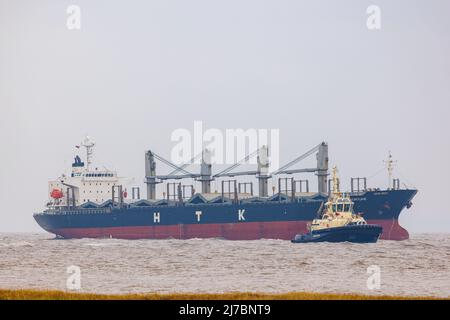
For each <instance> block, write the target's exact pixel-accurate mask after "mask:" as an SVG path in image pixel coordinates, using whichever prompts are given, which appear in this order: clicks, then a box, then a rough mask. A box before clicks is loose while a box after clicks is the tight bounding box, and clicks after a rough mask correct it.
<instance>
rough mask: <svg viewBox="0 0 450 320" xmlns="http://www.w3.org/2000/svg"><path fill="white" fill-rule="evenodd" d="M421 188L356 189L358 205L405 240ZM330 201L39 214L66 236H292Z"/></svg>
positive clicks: (359, 210)
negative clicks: (408, 211)
mask: <svg viewBox="0 0 450 320" xmlns="http://www.w3.org/2000/svg"><path fill="white" fill-rule="evenodd" d="M416 193H417V190H387V191H368V192H364V193H358V194H352V195H351V198H352V200H353V201H354V202H355V205H354V210H355V212H356V213H360V214H362V215H363V217H364V218H365V220H366V221H368V223H373V224H379V225H382V226H383V229H384V232H383V234H382V238H384V239H392V240H403V239H407V238H408V233H407V231H406V230H404V229H403V228H402V227H400V226H399V225H398V217H399V215H400V212H401V211H402V210H403V209H404V208H405V207H406V206H409V203H410V201H411V199H412V198H413V197H414V196H415V194H416ZM326 200H327V197H325V196H324V195H319V194H318V195H316V196H314V197H308V198H296V199H294V200H291V199H289V198H277V197H272V198H271V199H269V200H264V201H253V202H251V201H246V200H241V201H239V202H238V203H231V202H223V203H217V202H216V203H187V202H184V203H177V202H166V203H158V204H149V203H144V202H142V201H141V202H137V203H135V204H127V205H124V206H122V207H119V206H116V205H115V206H111V204H109V205H104V206H96V205H90V206H89V207H88V206H85V207H77V208H65V209H58V210H46V211H44V212H42V213H37V214H35V215H34V218H35V220H36V221H37V223H38V224H39V225H40V226H41V227H42V228H43V229H45V230H47V231H49V232H51V233H54V234H56V235H58V236H61V237H63V238H82V237H114V238H124V239H138V238H149V239H162V238H179V239H187V238H209V237H220V238H225V239H236V240H249V239H260V238H276V239H286V240H291V239H292V238H293V237H294V236H295V235H296V234H298V233H302V232H306V224H307V222H309V221H311V220H313V219H314V218H315V217H316V216H317V212H318V211H319V209H320V208H321V206H322V205H323V203H324V202H325V201H326Z"/></svg>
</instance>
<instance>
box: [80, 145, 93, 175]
mask: <svg viewBox="0 0 450 320" xmlns="http://www.w3.org/2000/svg"><path fill="white" fill-rule="evenodd" d="M81 145H82V146H83V147H85V148H86V163H87V164H86V170H87V171H89V167H90V165H91V163H92V155H93V154H94V146H95V142H94V141H93V140H91V138H90V137H89V136H86V138H84V140H83V142H82V143H81Z"/></svg>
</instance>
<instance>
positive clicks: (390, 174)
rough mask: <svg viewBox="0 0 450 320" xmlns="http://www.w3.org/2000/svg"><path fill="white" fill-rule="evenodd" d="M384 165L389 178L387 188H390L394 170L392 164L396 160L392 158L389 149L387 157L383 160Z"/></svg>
mask: <svg viewBox="0 0 450 320" xmlns="http://www.w3.org/2000/svg"><path fill="white" fill-rule="evenodd" d="M383 162H384V163H385V164H386V166H387V171H388V179H389V181H388V182H389V183H388V186H389V189H391V188H392V173H393V172H394V165H395V163H396V162H397V161H394V160H392V154H391V151H389V155H388V159H387V160H384V161H383Z"/></svg>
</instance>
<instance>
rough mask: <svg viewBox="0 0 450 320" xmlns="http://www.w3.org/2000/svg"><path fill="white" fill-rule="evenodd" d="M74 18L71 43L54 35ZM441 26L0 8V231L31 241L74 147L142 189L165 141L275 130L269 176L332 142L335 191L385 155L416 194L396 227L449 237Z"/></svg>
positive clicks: (238, 5)
mask: <svg viewBox="0 0 450 320" xmlns="http://www.w3.org/2000/svg"><path fill="white" fill-rule="evenodd" d="M70 4H76V5H79V6H80V8H81V30H75V31H69V30H68V29H67V28H66V19H67V14H66V9H67V6H68V5H70ZM371 4H375V5H378V6H380V8H381V14H382V15H381V18H382V27H381V30H379V31H370V30H368V29H367V27H366V19H367V14H366V9H367V7H368V6H369V5H371ZM449 12H450V2H449V1H448V0H441V1H438V0H429V1H425V0H423V1H411V0H408V1H406V0H405V1H399V0H389V1H380V0H376V1H362V0H354V1H334V0H327V1H316V0H315V1H313V0H309V1H300V0H276V1H275V0H271V1H261V0H239V1H237V0H227V1H211V0H170V1H168V0H164V1H163V0H160V1H112V0H108V1H99V0H71V1H63V0H58V1H56V0H53V1H44V0H40V1H35V0H28V1H25V0H0V106H1V117H0V146H1V158H0V203H1V207H2V208H1V210H0V231H38V230H40V228H39V227H38V226H37V224H36V223H35V222H34V219H33V218H32V213H33V212H36V211H40V210H42V209H43V207H44V204H45V202H46V200H47V196H48V195H47V181H48V180H49V179H54V178H56V177H57V176H58V175H59V174H60V173H61V172H62V171H63V170H66V169H67V168H68V166H69V165H70V163H71V161H72V156H73V155H74V148H73V146H74V145H76V144H78V143H79V142H80V141H81V139H82V138H83V136H84V135H85V134H87V133H89V134H90V135H91V136H92V137H94V139H95V140H96V142H97V145H98V147H97V148H96V160H97V162H98V163H101V164H105V165H107V166H109V167H110V168H113V169H116V170H117V171H118V172H119V173H120V174H121V175H123V176H130V177H135V178H136V179H137V180H138V181H141V180H142V178H143V173H144V172H143V171H144V167H143V153H144V150H145V149H147V148H153V149H154V150H158V152H159V153H161V154H163V155H167V156H168V155H169V154H170V150H171V147H172V146H173V143H171V141H170V134H171V132H172V131H173V130H174V129H177V128H188V129H191V128H192V126H193V121H194V120H202V121H203V123H204V125H205V126H206V127H209V128H219V129H226V128H244V129H245V128H269V129H270V128H279V129H280V137H281V146H280V151H281V162H286V161H288V160H290V159H292V158H293V157H295V156H297V155H299V154H300V153H303V152H305V151H306V150H308V149H309V148H311V147H312V146H314V145H316V144H318V143H319V142H320V141H322V140H325V141H328V142H329V144H330V158H331V159H330V160H331V163H332V164H337V165H338V166H339V168H340V172H341V177H342V180H343V184H344V187H345V188H348V185H349V183H348V181H349V179H350V177H351V176H364V175H365V176H370V175H372V174H373V173H375V172H377V171H378V170H379V169H380V168H381V164H382V160H383V159H384V158H385V157H386V155H387V152H388V150H391V151H392V153H393V155H394V157H395V158H396V159H397V160H398V171H397V172H399V173H400V174H401V176H400V179H402V181H403V182H408V183H409V184H410V185H412V186H415V187H417V188H418V189H419V194H418V195H417V197H416V198H415V200H414V206H413V208H411V209H410V210H407V211H406V212H405V213H403V215H402V217H401V220H400V221H401V224H402V225H403V226H405V227H406V228H407V229H408V230H410V231H413V232H428V231H441V232H448V231H450V210H449V209H448V208H447V207H448V206H447V204H446V201H447V199H448V198H447V197H448V195H449V187H448V184H449V183H450V174H449V170H448V167H447V166H448V159H449V156H450V151H449V150H450V143H449V136H450V135H449V133H450V128H449V127H450V125H449V119H450V111H449V107H450V59H449V57H450V19H449ZM405 178H406V180H405ZM311 179H314V177H311ZM386 182H387V178H386V175H385V173H383V174H380V175H378V176H376V177H375V178H373V179H370V180H369V186H371V187H375V186H383V187H385V186H386Z"/></svg>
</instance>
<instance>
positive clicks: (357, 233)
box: [291, 224, 383, 243]
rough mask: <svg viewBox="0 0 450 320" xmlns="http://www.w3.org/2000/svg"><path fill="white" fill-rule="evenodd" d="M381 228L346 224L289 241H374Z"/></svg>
mask: <svg viewBox="0 0 450 320" xmlns="http://www.w3.org/2000/svg"><path fill="white" fill-rule="evenodd" d="M382 232H383V228H382V227H381V226H378V225H373V224H367V225H348V226H343V227H336V228H327V229H322V230H316V231H312V232H310V233H307V234H302V235H297V236H295V238H294V239H293V240H291V242H293V243H309V242H355V243H375V242H377V241H378V238H379V237H380V235H381V233H382Z"/></svg>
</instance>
